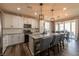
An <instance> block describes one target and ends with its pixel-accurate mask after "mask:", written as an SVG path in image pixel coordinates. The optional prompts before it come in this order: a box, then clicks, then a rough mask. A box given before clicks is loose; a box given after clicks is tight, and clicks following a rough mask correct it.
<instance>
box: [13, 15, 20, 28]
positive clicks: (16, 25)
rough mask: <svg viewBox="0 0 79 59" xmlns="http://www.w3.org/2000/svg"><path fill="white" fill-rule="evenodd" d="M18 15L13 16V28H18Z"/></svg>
mask: <svg viewBox="0 0 79 59" xmlns="http://www.w3.org/2000/svg"><path fill="white" fill-rule="evenodd" d="M18 18H19V17H18V16H15V15H14V16H13V28H18V26H19V19H18Z"/></svg>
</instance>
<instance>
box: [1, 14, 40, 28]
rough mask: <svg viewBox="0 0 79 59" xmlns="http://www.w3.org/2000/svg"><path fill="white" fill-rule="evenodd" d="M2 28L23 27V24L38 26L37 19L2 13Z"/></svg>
mask: <svg viewBox="0 0 79 59" xmlns="http://www.w3.org/2000/svg"><path fill="white" fill-rule="evenodd" d="M3 15H4V16H3V17H4V18H3V28H23V26H24V24H31V25H32V28H38V27H39V24H38V20H37V19H33V18H26V17H21V16H16V15H11V14H5V13H4V14H3Z"/></svg>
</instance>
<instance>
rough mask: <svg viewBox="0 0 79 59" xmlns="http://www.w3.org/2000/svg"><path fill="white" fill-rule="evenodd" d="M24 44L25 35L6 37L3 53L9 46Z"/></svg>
mask: <svg viewBox="0 0 79 59" xmlns="http://www.w3.org/2000/svg"><path fill="white" fill-rule="evenodd" d="M22 42H24V34H12V35H4V36H3V52H4V51H5V49H6V48H7V47H8V46H10V45H14V44H18V43H22Z"/></svg>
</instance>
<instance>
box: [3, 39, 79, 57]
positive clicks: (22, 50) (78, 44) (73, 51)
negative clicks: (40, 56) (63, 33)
mask: <svg viewBox="0 0 79 59" xmlns="http://www.w3.org/2000/svg"><path fill="white" fill-rule="evenodd" d="M4 56H31V53H30V51H29V49H28V47H27V44H25V43H23V44H18V45H14V46H10V47H8V48H7V50H6V51H5V54H4ZM51 56H53V55H52V52H51ZM56 56H79V40H70V42H66V43H65V48H64V49H63V50H62V51H60V53H58V54H57V55H56Z"/></svg>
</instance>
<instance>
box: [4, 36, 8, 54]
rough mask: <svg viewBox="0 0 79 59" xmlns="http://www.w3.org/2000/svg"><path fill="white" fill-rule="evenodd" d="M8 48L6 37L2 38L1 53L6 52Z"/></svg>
mask: <svg viewBox="0 0 79 59" xmlns="http://www.w3.org/2000/svg"><path fill="white" fill-rule="evenodd" d="M7 46H8V36H3V52H4V51H5V50H6V48H7Z"/></svg>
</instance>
